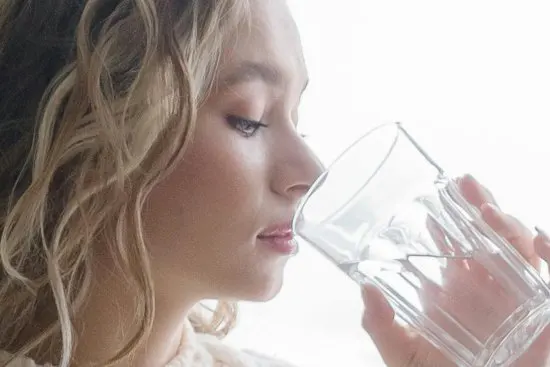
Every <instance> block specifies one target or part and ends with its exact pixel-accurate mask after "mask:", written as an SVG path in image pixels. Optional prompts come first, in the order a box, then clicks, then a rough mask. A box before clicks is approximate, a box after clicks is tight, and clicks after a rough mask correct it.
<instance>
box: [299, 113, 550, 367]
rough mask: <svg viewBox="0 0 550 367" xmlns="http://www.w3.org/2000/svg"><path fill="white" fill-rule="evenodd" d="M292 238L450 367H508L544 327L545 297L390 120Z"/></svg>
mask: <svg viewBox="0 0 550 367" xmlns="http://www.w3.org/2000/svg"><path fill="white" fill-rule="evenodd" d="M293 230H294V232H295V234H296V235H297V236H298V237H301V238H302V239H304V240H305V241H307V242H308V243H310V244H311V245H313V246H314V248H316V249H317V250H318V251H320V252H321V253H322V254H323V255H325V256H326V257H327V258H328V259H329V260H330V261H332V262H333V263H334V264H335V265H337V266H338V267H339V268H340V269H341V270H342V271H344V272H345V273H346V274H348V275H349V277H351V278H352V279H353V280H354V281H356V282H357V283H359V284H365V283H366V282H369V283H373V284H375V285H376V286H377V287H378V288H379V289H380V290H381V291H382V292H383V293H384V295H385V296H386V298H387V299H388V301H389V302H390V304H391V305H392V306H393V308H394V310H395V312H396V316H397V317H398V319H399V320H400V321H402V322H405V323H406V324H408V325H410V326H412V327H413V328H415V329H416V330H417V331H418V332H419V333H420V334H422V335H423V336H424V337H425V338H426V339H427V340H428V341H429V342H431V343H432V344H433V345H434V346H435V347H437V348H438V349H440V350H441V351H442V352H443V353H444V354H445V355H446V356H447V357H448V358H449V359H450V360H451V361H453V362H455V363H456V364H457V365H458V366H472V367H493V366H494V367H497V366H498V367H506V366H510V365H511V364H512V363H513V362H514V361H515V360H516V359H517V358H518V357H519V356H520V355H521V354H522V353H524V352H525V351H526V349H527V348H528V347H529V346H530V344H532V342H533V341H534V340H535V339H536V337H537V336H538V335H540V333H541V332H542V330H543V329H544V328H545V327H546V326H547V325H548V323H549V322H550V289H549V288H548V286H547V285H546V283H545V282H544V281H543V279H542V278H541V277H540V276H539V274H538V272H537V271H536V270H535V269H534V268H533V267H531V265H529V264H528V263H527V262H526V261H525V260H524V259H523V258H522V256H521V255H520V254H519V253H518V252H517V251H516V250H515V248H514V247H512V246H511V245H510V244H509V243H507V241H506V240H505V239H503V238H502V237H500V236H499V235H498V234H497V233H495V232H494V231H493V230H492V229H491V228H490V227H489V226H488V225H487V224H486V223H485V222H484V221H483V220H482V219H481V215H480V213H479V211H478V210H477V208H475V207H473V206H472V205H470V204H469V203H468V202H467V201H466V200H465V198H464V197H463V196H462V195H461V193H460V191H459V188H458V185H457V183H456V182H455V181H454V180H453V179H451V178H450V177H449V176H448V175H447V174H446V172H445V171H444V170H443V169H442V168H441V167H440V166H439V165H438V164H437V163H436V162H435V161H434V160H433V159H432V158H431V157H430V156H428V154H427V153H426V152H425V151H424V150H423V149H422V147H421V146H420V145H419V144H418V143H417V142H416V141H415V140H414V139H413V138H412V137H411V135H410V134H409V133H408V132H407V131H406V130H405V128H404V127H403V125H402V124H400V123H390V124H385V125H382V126H379V127H377V128H375V129H374V130H372V131H371V132H369V133H368V134H366V135H365V136H363V137H362V138H361V139H359V140H358V141H357V142H356V143H354V144H353V145H352V146H351V147H349V148H348V149H347V150H346V151H345V152H344V153H343V154H342V155H341V156H340V157H339V158H338V159H337V160H336V161H335V163H333V164H332V165H331V166H330V167H329V168H328V169H327V170H326V171H325V172H324V174H322V175H321V177H320V178H319V179H318V180H317V182H316V183H315V184H314V185H313V187H312V188H311V190H310V192H309V193H308V194H307V195H306V197H305V198H304V199H303V200H302V202H301V204H300V207H299V210H298V211H297V213H296V215H295V217H294V221H293Z"/></svg>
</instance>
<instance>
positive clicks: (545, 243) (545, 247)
mask: <svg viewBox="0 0 550 367" xmlns="http://www.w3.org/2000/svg"><path fill="white" fill-rule="evenodd" d="M536 230H537V233H538V234H537V236H536V237H535V241H534V242H535V251H536V252H537V254H538V255H539V256H540V257H541V259H543V260H544V261H546V262H547V263H550V237H548V234H547V233H546V232H545V231H543V230H542V229H540V228H538V227H537V228H536Z"/></svg>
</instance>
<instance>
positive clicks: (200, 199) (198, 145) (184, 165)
mask: <svg viewBox="0 0 550 367" xmlns="http://www.w3.org/2000/svg"><path fill="white" fill-rule="evenodd" d="M219 130H221V129H219ZM251 146H253V144H250V142H249V141H248V140H247V139H244V138H242V137H240V136H238V135H237V134H235V133H233V132H231V131H227V130H224V131H222V132H216V131H213V132H210V133H209V134H206V133H204V132H201V131H197V134H196V137H195V140H194V142H193V144H192V146H190V149H189V150H188V152H187V154H186V156H185V158H184V161H183V162H181V163H180V165H179V166H178V167H177V169H176V170H175V171H174V172H173V173H172V175H171V176H170V177H168V178H167V179H166V180H165V181H164V182H162V183H160V184H159V185H158V186H157V187H155V189H154V190H153V192H152V193H151V196H150V203H149V205H148V211H149V214H148V217H150V219H152V220H150V222H153V225H152V228H150V232H151V241H152V242H155V245H156V243H157V242H160V243H163V244H164V245H163V246H162V247H163V249H162V250H160V251H163V252H166V253H167V254H168V253H169V251H170V250H173V249H174V246H178V251H180V252H182V253H185V255H186V256H192V257H193V258H194V259H198V258H205V261H206V258H207V257H211V256H216V254H217V256H221V255H222V254H224V253H225V254H227V252H228V251H234V250H235V247H236V246H239V245H240V244H241V243H243V242H244V241H250V239H251V237H252V235H254V234H255V233H254V231H256V230H257V229H258V223H257V221H258V218H261V215H260V209H261V208H262V206H263V205H262V203H263V202H264V200H265V196H266V193H267V191H266V189H267V184H268V183H267V179H266V168H265V167H266V164H265V162H264V159H263V158H262V156H263V154H262V152H258V149H255V152H251V151H250V150H251V149H250V147H251ZM188 244H189V245H188ZM190 244H193V245H190ZM180 245H181V246H180ZM188 252H192V253H188Z"/></svg>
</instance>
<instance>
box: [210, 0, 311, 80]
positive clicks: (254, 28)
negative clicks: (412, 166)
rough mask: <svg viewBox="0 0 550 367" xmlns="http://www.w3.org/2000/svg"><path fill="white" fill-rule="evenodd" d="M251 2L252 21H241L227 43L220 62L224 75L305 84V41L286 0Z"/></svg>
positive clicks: (256, 0) (255, 0) (253, 0)
mask: <svg viewBox="0 0 550 367" xmlns="http://www.w3.org/2000/svg"><path fill="white" fill-rule="evenodd" d="M250 3H251V4H250V5H251V6H250V22H249V23H247V24H246V25H245V24H243V25H241V27H240V28H239V30H238V31H237V32H236V33H235V34H234V35H233V36H232V37H230V39H229V40H228V42H227V43H226V47H225V49H224V57H223V59H222V62H221V65H220V69H221V70H220V71H221V74H222V78H223V76H226V77H231V75H239V74H240V76H243V77H247V76H256V75H255V74H258V75H260V76H261V77H262V79H266V80H267V81H272V82H277V81H281V82H283V83H286V84H295V83H296V84H300V85H304V84H305V83H306V82H307V70H306V66H305V62H304V56H303V51H302V45H301V41H300V37H299V33H298V29H297V27H296V24H295V22H294V19H293V18H292V16H291V14H290V11H289V9H288V7H287V5H286V2H285V1H284V0H251V1H250ZM253 65H263V66H266V67H260V68H258V67H254V66H253ZM251 66H253V67H251ZM263 77H265V78H263ZM279 79H280V80H279Z"/></svg>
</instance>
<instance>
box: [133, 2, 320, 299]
mask: <svg viewBox="0 0 550 367" xmlns="http://www.w3.org/2000/svg"><path fill="white" fill-rule="evenodd" d="M252 18H253V27H252V28H251V31H250V32H249V31H248V30H243V32H240V33H239V34H238V37H235V39H233V40H232V42H229V43H228V44H229V46H230V47H227V48H226V50H225V54H224V57H223V59H222V63H221V65H220V76H219V80H218V81H217V83H216V84H217V87H216V88H215V89H214V91H213V93H212V94H211V95H210V97H209V99H208V100H207V101H206V103H205V104H204V105H203V106H202V107H201V109H200V111H199V117H198V123H197V128H196V132H195V137H194V140H193V143H192V144H191V146H190V148H189V150H188V151H187V153H186V156H185V158H184V160H183V162H181V163H180V165H179V167H178V168H177V169H176V170H175V171H174V172H173V173H172V174H171V176H170V177H168V178H167V179H166V180H165V181H163V182H162V183H161V184H159V185H158V186H157V187H156V188H155V189H154V190H153V192H152V193H151V196H150V199H149V201H148V203H147V205H146V209H145V213H144V223H145V230H146V236H147V239H148V242H149V245H150V250H151V255H152V264H153V268H154V272H155V273H154V274H155V277H156V278H157V279H156V283H157V288H164V287H166V289H168V287H170V289H171V292H173V290H174V289H176V290H177V289H181V291H182V292H186V293H187V294H194V295H197V296H198V297H201V298H203V297H204V298H226V299H227V298H230V299H247V300H267V299H269V298H271V297H273V296H274V295H275V294H276V293H277V292H278V290H279V289H280V286H281V283H282V275H283V268H284V266H285V264H286V262H287V260H288V259H289V257H290V256H291V253H290V252H291V251H292V250H293V248H292V246H289V245H292V243H290V242H289V241H288V231H289V230H290V222H291V219H292V215H293V212H294V210H295V208H296V205H297V202H298V200H299V199H300V198H301V197H302V196H303V195H304V194H305V193H306V191H307V190H308V188H309V187H310V185H311V184H312V183H313V181H314V180H315V179H316V178H317V177H318V175H319V174H320V172H321V166H320V164H319V162H318V161H317V160H316V158H315V156H314V155H313V154H312V152H311V151H310V150H309V149H308V147H307V146H306V144H305V143H304V141H303V140H302V138H301V137H300V135H299V133H298V132H297V128H296V124H297V122H298V113H297V112H298V105H299V102H300V97H301V94H302V92H303V90H304V88H305V85H306V83H307V72H306V67H305V65H304V60H303V55H302V49H301V45H300V40H299V36H298V33H297V29H296V27H295V24H294V22H293V20H292V18H291V16H290V14H289V11H288V9H287V7H286V4H285V3H284V2H283V1H282V0H256V1H253V4H252ZM273 231H275V232H274V233H272V234H274V236H269V234H270V233H271V232H273ZM158 290H159V291H161V290H160V289H158ZM190 292H192V293H190Z"/></svg>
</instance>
